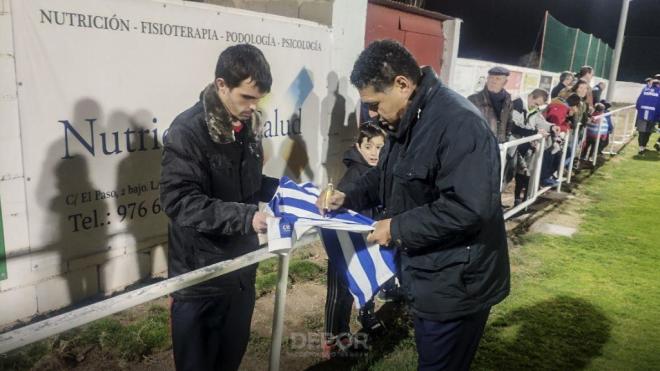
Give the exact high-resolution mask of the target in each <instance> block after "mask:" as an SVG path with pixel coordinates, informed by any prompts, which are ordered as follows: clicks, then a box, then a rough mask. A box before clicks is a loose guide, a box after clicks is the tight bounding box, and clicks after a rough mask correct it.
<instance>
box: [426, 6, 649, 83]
mask: <svg viewBox="0 0 660 371" xmlns="http://www.w3.org/2000/svg"><path fill="white" fill-rule="evenodd" d="M425 8H426V9H429V10H434V11H437V12H440V13H444V14H447V15H449V16H453V17H458V18H461V19H463V21H464V22H463V25H462V28H461V41H460V42H461V45H460V48H459V56H460V57H462V58H473V59H482V60H489V61H494V62H500V63H507V64H514V65H515V64H518V61H519V60H520V57H522V56H523V55H525V54H527V53H529V52H531V51H532V50H533V49H534V46H535V41H536V40H537V36H538V35H539V30H540V29H541V27H542V24H543V18H544V14H545V11H546V10H548V11H550V14H552V15H553V16H554V17H555V18H557V19H558V20H559V21H560V22H562V23H564V24H565V25H568V26H570V27H577V28H580V29H582V31H585V32H587V33H591V34H594V36H596V37H598V38H600V39H602V40H603V41H605V42H606V43H608V44H609V45H610V46H611V47H612V48H614V44H615V40H616V32H617V27H618V24H619V15H620V13H621V0H499V1H496V0H427V1H426V6H425ZM540 49H541V39H540V37H539V38H538V42H536V50H537V51H540ZM656 73H660V0H633V1H632V2H631V3H630V10H629V12H628V24H627V27H626V39H625V41H624V45H623V54H622V56H621V63H620V65H619V80H625V81H642V80H644V78H646V77H648V76H649V75H654V74H656Z"/></svg>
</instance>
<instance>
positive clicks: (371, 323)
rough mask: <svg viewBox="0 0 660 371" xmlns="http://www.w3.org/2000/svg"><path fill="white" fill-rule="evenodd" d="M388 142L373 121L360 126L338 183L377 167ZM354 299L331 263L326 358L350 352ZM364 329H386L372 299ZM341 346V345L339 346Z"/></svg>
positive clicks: (373, 214) (370, 212)
mask: <svg viewBox="0 0 660 371" xmlns="http://www.w3.org/2000/svg"><path fill="white" fill-rule="evenodd" d="M384 143H385V132H384V131H383V130H382V129H380V128H379V127H378V126H377V124H376V123H375V122H374V121H366V122H364V123H362V124H360V133H359V135H358V138H357V143H355V145H354V146H353V147H351V148H350V149H348V150H347V151H346V152H345V153H344V159H343V162H344V164H345V165H346V168H347V170H346V174H345V175H344V177H343V178H342V180H341V181H340V182H339V184H338V187H343V186H345V185H346V184H349V183H350V182H354V181H356V180H357V179H359V178H360V177H362V176H363V175H364V174H365V173H366V172H367V171H368V170H369V169H371V168H372V167H374V166H376V164H378V155H379V153H380V149H381V148H382V147H383V145H384ZM359 212H360V214H362V215H365V216H368V217H370V218H373V219H377V218H378V217H379V214H380V210H379V208H378V207H374V208H371V209H366V210H360V211H359ZM352 306H353V296H351V293H350V292H349V291H348V283H347V282H346V281H345V278H344V277H343V276H342V275H341V274H340V273H339V272H337V268H336V267H335V266H334V265H332V264H331V263H330V261H328V291H327V295H326V301H325V334H326V342H325V344H324V345H323V356H324V358H332V357H333V356H336V355H340V354H342V353H340V351H342V350H346V349H350V348H351V342H352V337H351V334H350V326H349V323H350V318H351V308H352ZM358 318H359V320H360V323H361V325H362V328H363V329H364V330H365V331H366V332H367V333H368V334H374V333H378V332H380V331H381V330H383V329H384V326H383V323H382V322H381V321H380V320H379V319H378V318H377V317H376V315H375V313H374V302H373V300H371V301H369V302H367V303H366V304H365V306H364V307H362V308H360V313H359V315H358ZM340 343H341V346H340Z"/></svg>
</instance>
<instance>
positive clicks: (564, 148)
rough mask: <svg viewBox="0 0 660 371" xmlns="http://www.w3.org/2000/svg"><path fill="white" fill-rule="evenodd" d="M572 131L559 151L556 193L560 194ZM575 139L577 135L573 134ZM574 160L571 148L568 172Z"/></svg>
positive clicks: (573, 151)
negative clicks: (559, 161)
mask: <svg viewBox="0 0 660 371" xmlns="http://www.w3.org/2000/svg"><path fill="white" fill-rule="evenodd" d="M572 132H573V131H572V130H569V131H568V135H567V138H566V140H565V141H564V145H563V146H562V149H561V164H560V165H559V170H557V182H558V184H557V193H561V183H562V182H563V181H564V167H565V166H566V165H565V163H566V153H567V152H568V141H569V140H570V135H571V133H572ZM575 136H576V137H577V134H575ZM574 158H575V147H573V150H572V151H571V161H570V163H569V164H568V168H569V171H571V170H570V169H572V168H573V159H574Z"/></svg>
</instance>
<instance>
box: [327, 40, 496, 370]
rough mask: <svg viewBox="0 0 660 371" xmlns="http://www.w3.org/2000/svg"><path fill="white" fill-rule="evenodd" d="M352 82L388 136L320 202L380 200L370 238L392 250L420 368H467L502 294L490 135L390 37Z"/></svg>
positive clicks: (368, 203)
mask: <svg viewBox="0 0 660 371" xmlns="http://www.w3.org/2000/svg"><path fill="white" fill-rule="evenodd" d="M351 82H352V83H353V85H355V87H356V88H357V89H358V91H359V93H360V97H361V99H362V101H363V102H364V103H367V104H369V106H370V109H371V110H375V111H377V112H378V114H379V115H380V118H381V122H382V123H383V126H384V129H385V130H386V131H387V133H388V135H387V138H386V140H385V145H384V147H383V149H382V150H381V153H380V156H381V157H380V159H379V161H378V164H377V166H375V167H374V168H372V169H370V170H369V171H368V172H366V173H365V174H364V175H363V176H362V177H360V178H359V179H357V180H356V181H354V182H351V183H350V184H346V185H342V186H341V187H338V190H337V191H334V192H333V193H332V194H330V195H329V196H328V197H327V198H326V197H325V196H326V194H323V195H322V196H323V197H320V198H319V199H320V200H324V201H327V202H321V201H320V202H319V203H318V206H319V208H320V209H321V210H322V212H323V211H327V209H330V210H335V209H338V208H340V207H348V208H350V209H353V210H362V209H365V208H369V207H374V206H378V205H381V206H382V207H383V213H384V215H383V218H382V219H381V220H379V221H378V222H377V223H376V224H375V225H374V228H375V230H374V231H373V232H372V233H371V234H370V235H369V237H368V239H369V240H370V241H371V242H376V243H379V244H380V245H381V246H384V247H386V248H393V249H395V250H396V253H397V256H398V258H399V259H398V260H399V261H398V264H399V267H398V269H399V275H400V277H399V278H400V282H401V290H402V293H403V296H404V297H405V299H406V301H407V302H408V305H409V307H410V310H411V312H412V314H413V319H414V327H415V341H416V344H417V351H418V353H419V357H418V364H419V366H418V367H419V369H420V370H467V369H468V368H469V366H470V363H471V361H472V359H473V357H474V355H475V352H476V350H477V347H478V344H479V340H480V339H481V336H482V334H483V331H484V327H485V324H486V320H487V318H488V315H489V313H490V308H491V307H492V306H493V305H495V304H497V303H499V302H500V301H502V300H503V299H504V298H505V297H506V296H507V295H508V293H509V258H508V252H507V241H506V234H505V230H504V219H503V217H502V209H501V205H500V188H499V182H500V181H499V178H500V160H499V148H498V144H497V139H496V138H495V136H494V134H493V133H492V132H491V131H490V128H489V127H488V124H487V123H486V120H485V119H484V117H483V116H482V115H481V113H480V112H479V111H478V110H477V109H476V107H474V105H472V104H471V103H470V102H469V101H468V100H467V99H465V98H463V97H461V96H460V95H459V94H457V93H456V92H454V91H452V90H450V89H449V88H447V87H446V86H445V85H444V84H442V83H441V82H440V80H439V79H438V77H437V76H436V74H435V72H434V71H433V70H432V69H431V68H430V67H424V68H421V69H420V68H419V65H418V64H417V62H416V61H415V59H414V58H413V56H412V55H411V54H410V52H409V51H408V50H407V49H405V48H404V47H403V46H402V45H400V44H399V43H397V42H395V41H391V40H383V41H376V42H374V43H372V44H371V45H369V46H368V47H367V48H366V49H365V50H364V51H363V52H362V53H361V54H360V56H359V57H358V60H357V61H356V62H355V66H354V68H353V72H352V73H351Z"/></svg>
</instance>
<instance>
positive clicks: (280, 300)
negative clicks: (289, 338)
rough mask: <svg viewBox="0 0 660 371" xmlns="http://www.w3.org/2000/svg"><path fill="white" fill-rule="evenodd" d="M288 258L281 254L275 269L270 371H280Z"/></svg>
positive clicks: (287, 254)
mask: <svg viewBox="0 0 660 371" xmlns="http://www.w3.org/2000/svg"><path fill="white" fill-rule="evenodd" d="M289 258H290V254H289V253H281V254H279V258H278V259H279V265H278V269H277V289H276V291H275V312H274V314H273V332H272V336H271V346H270V366H269V367H268V370H270V371H278V370H279V369H280V354H281V352H282V333H283V332H284V311H285V304H286V289H287V284H288V280H289Z"/></svg>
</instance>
